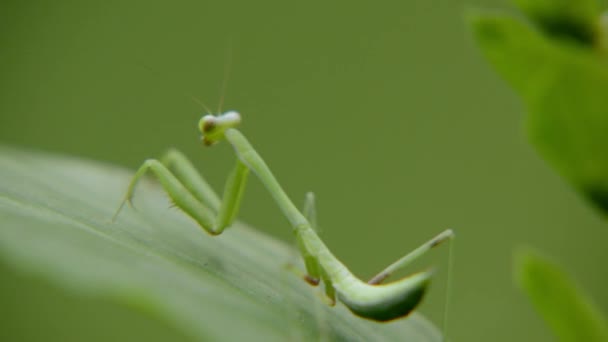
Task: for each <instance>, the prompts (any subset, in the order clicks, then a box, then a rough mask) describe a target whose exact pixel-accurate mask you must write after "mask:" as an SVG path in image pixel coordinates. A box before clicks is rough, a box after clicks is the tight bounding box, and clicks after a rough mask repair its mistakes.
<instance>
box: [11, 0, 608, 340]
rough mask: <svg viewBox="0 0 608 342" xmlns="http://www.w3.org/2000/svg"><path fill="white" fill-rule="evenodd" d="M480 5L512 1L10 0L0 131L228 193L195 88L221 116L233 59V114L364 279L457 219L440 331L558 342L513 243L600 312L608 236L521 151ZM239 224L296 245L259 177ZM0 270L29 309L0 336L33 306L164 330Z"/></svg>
mask: <svg viewBox="0 0 608 342" xmlns="http://www.w3.org/2000/svg"><path fill="white" fill-rule="evenodd" d="M471 5H475V6H483V7H507V5H508V4H507V3H506V1H505V0H502V1H499V0H494V1H491V0H476V1H475V2H474V3H471V2H470V1H468V2H465V1H460V0H459V1H454V0H451V1H447V0H443V1H441V0H434V1H422V0H417V1H385V2H373V3H372V2H368V1H351V2H346V1H344V2H331V1H307V2H285V1H276V0H275V1H236V0H235V1H175V2H164V1H128V2H125V1H103V2H101V1H100V2H92V1H91V2H89V1H79V2H75V1H65V0H56V1H53V2H47V1H7V0H4V1H2V2H1V3H0V75H1V76H0V142H2V143H5V144H10V145H15V146H24V147H27V148H31V149H36V150H45V151H50V152H59V153H63V154H70V155H77V156H82V157H85V158H89V159H95V160H101V161H107V162H109V163H114V164H120V165H124V166H125V167H128V168H132V169H134V168H135V167H137V166H139V164H140V163H141V162H142V161H143V160H144V159H145V158H148V157H154V156H158V155H159V154H160V153H161V152H162V151H164V150H165V149H166V148H168V147H176V148H179V149H180V150H182V151H184V152H185V153H186V154H187V155H188V156H190V157H192V159H193V161H194V162H195V164H196V165H197V167H198V168H199V169H200V170H201V171H202V173H203V174H204V175H205V176H206V177H207V178H208V179H209V180H210V181H211V183H212V184H214V185H215V186H216V188H218V189H219V188H220V187H221V186H222V184H223V182H224V178H225V175H226V173H227V172H228V170H229V168H230V167H231V166H232V163H233V158H234V157H233V155H232V154H231V153H229V147H228V146H225V145H221V146H218V147H217V148H213V149H205V148H203V147H202V145H201V143H200V142H199V136H198V133H197V126H196V124H197V120H198V119H199V117H200V116H201V114H203V110H202V109H201V108H200V107H199V106H198V105H197V104H196V103H194V102H193V101H192V100H191V99H190V98H189V96H188V95H186V93H193V94H195V95H196V96H197V97H199V98H200V99H202V100H203V101H204V102H206V103H207V104H208V105H209V106H210V107H212V108H213V109H215V108H217V104H218V102H219V99H220V97H221V90H220V88H221V87H220V85H221V83H222V81H223V80H224V78H225V76H224V74H225V72H224V69H225V65H226V64H227V63H228V60H230V59H231V60H232V61H231V63H229V64H230V78H229V82H228V86H227V90H226V92H225V93H226V96H225V105H224V108H225V109H235V110H238V111H240V112H241V114H242V115H243V118H244V122H243V126H242V130H243V131H244V132H245V133H246V135H247V136H248V137H249V138H250V140H251V141H252V142H253V143H254V145H255V146H256V147H257V149H258V150H259V151H260V153H261V154H262V156H263V157H264V158H265V159H266V160H267V161H268V163H269V164H270V166H271V168H272V169H273V170H274V172H275V174H276V175H277V177H278V178H279V180H280V181H281V182H282V183H283V184H284V186H285V188H286V190H287V191H288V193H289V194H290V195H291V196H292V198H294V199H296V201H297V202H301V201H302V200H303V197H304V193H305V192H306V191H310V190H313V191H315V193H316V194H317V197H318V210H319V213H318V214H319V220H320V224H321V230H322V236H323V238H324V240H325V241H326V242H327V244H328V245H329V246H330V248H331V249H332V250H333V251H335V254H336V255H337V256H338V257H340V258H341V259H342V260H343V261H344V262H345V263H346V264H347V265H349V266H350V268H351V269H352V270H353V271H354V272H355V273H357V274H359V275H361V276H362V277H363V278H368V277H370V276H372V275H373V274H374V273H375V272H376V271H378V270H379V269H381V268H383V267H384V266H386V265H387V264H388V263H389V262H391V261H393V260H394V259H396V258H397V257H399V256H401V255H402V254H404V253H405V252H407V251H409V250H411V249H413V248H414V247H416V246H418V244H420V243H422V242H423V241H425V240H426V239H428V238H430V237H432V236H433V235H434V234H436V233H438V232H440V231H441V230H443V229H445V228H448V227H450V228H453V229H454V230H455V231H456V232H457V234H458V236H457V241H456V244H455V253H454V254H455V260H454V261H455V268H454V282H453V286H452V288H451V296H450V298H449V299H447V300H449V302H450V311H449V319H450V323H449V324H450V336H451V337H452V338H453V339H454V340H456V341H490V340H491V341H518V340H526V341H543V340H544V341H549V340H551V338H552V337H551V335H550V332H549V331H548V329H547V328H546V327H545V326H544V324H543V322H542V321H541V319H540V318H538V317H537V316H536V314H535V313H534V312H533V309H532V307H531V305H530V304H529V303H528V302H527V299H526V297H525V296H524V295H523V294H522V293H520V292H519V291H518V290H517V289H516V288H515V287H514V285H513V281H512V279H511V255H512V252H513V250H514V248H515V247H516V246H518V245H521V244H527V245H532V246H535V247H537V248H539V249H541V250H542V251H544V252H546V253H547V254H549V255H552V256H553V257H554V259H555V260H556V261H557V262H559V263H560V264H561V265H563V266H564V267H565V268H566V269H567V270H568V271H569V272H570V273H571V274H573V275H574V276H575V277H576V278H577V279H578V281H579V282H580V283H581V284H582V285H583V287H584V288H586V289H587V290H588V291H589V292H590V293H591V294H592V295H593V296H594V299H596V300H597V302H598V304H599V306H600V307H602V308H608V293H607V292H606V291H605V284H606V280H608V268H607V267H606V266H605V263H604V260H605V259H606V257H608V249H607V248H606V247H605V246H606V244H605V241H607V240H608V229H606V227H605V224H604V223H603V222H602V221H601V218H600V217H599V215H598V214H597V213H596V212H594V210H593V209H591V208H589V207H588V206H587V205H586V203H584V202H583V201H582V200H581V199H580V198H579V197H578V195H577V194H576V193H574V191H573V190H572V189H571V188H570V187H569V186H568V185H566V183H565V182H563V181H562V180H561V179H560V178H559V176H557V175H556V173H555V172H554V171H553V170H552V169H551V168H550V167H549V166H548V165H546V164H545V163H544V162H543V161H542V160H541V159H540V157H539V156H538V155H537V154H536V153H535V151H534V150H533V149H532V147H531V146H530V145H529V144H528V143H527V139H526V137H525V134H523V130H522V126H523V125H522V122H523V117H524V109H523V106H522V104H521V103H520V101H519V100H518V99H517V97H516V96H515V94H514V92H512V91H511V89H509V88H508V87H507V86H506V85H505V84H504V83H503V82H502V80H501V79H500V78H499V77H498V76H497V75H496V74H495V73H494V72H493V71H492V70H491V68H490V67H489V66H488V65H487V63H486V62H485V61H484V60H483V58H482V56H481V54H480V53H479V51H478V50H477V49H476V47H475V45H474V42H473V40H472V38H471V35H470V33H469V31H468V29H467V27H466V25H465V23H464V20H463V13H464V10H465V9H466V8H467V7H469V6H471ZM230 51H231V52H230ZM230 54H231V55H232V58H229V57H228V56H229V55H230ZM241 218H242V220H244V221H246V222H248V223H250V224H252V225H254V226H255V227H257V228H258V229H260V230H264V231H267V232H268V233H270V234H272V235H275V236H279V237H280V238H282V239H284V240H286V241H291V234H290V230H289V229H288V225H287V222H286V221H285V220H284V219H283V217H282V216H281V215H280V213H279V211H278V210H277V208H276V206H275V204H274V203H273V202H272V201H271V198H270V196H269V195H268V194H267V193H266V192H265V191H264V189H263V188H262V187H261V185H260V184H259V183H258V182H256V181H253V182H251V185H250V187H249V189H248V191H247V192H246V195H245V200H244V206H243V209H242V214H241ZM447 256H448V252H447V249H446V248H443V249H441V250H440V251H437V252H435V253H433V255H432V256H430V257H428V258H426V259H425V260H424V261H423V262H421V263H419V264H418V265H417V266H426V265H430V264H437V265H439V266H440V272H439V273H438V277H437V279H436V282H435V283H434V286H433V289H432V291H431V292H430V295H429V296H428V297H427V300H426V302H425V304H424V306H423V307H422V308H421V310H422V311H423V312H424V313H425V314H426V315H427V316H428V317H430V318H431V319H432V320H433V321H435V322H436V323H437V324H441V321H442V313H443V308H444V305H445V304H446V297H445V292H444V289H445V279H446V277H445V274H446V272H445V271H446V269H445V267H446V265H447ZM2 270H4V271H2V272H1V273H0V277H3V278H4V281H3V285H2V287H3V289H2V288H0V290H2V293H3V295H2V297H0V299H1V300H2V302H3V303H4V304H6V303H12V307H20V308H22V311H19V312H15V311H11V310H9V309H7V307H8V308H11V305H7V306H5V309H4V314H3V315H2V316H3V317H2V325H4V327H5V328H6V327H9V326H10V327H12V329H13V330H18V329H17V328H18V327H19V326H20V325H19V324H23V322H27V321H28V320H29V321H30V322H36V319H35V318H33V317H32V315H43V314H44V311H45V310H37V309H36V307H37V306H39V305H40V306H42V307H45V306H52V307H53V308H54V311H53V312H54V313H53V314H52V315H49V317H51V316H53V317H55V318H56V320H57V321H58V322H60V321H63V322H64V323H65V322H67V325H68V326H70V325H72V326H73V325H79V326H81V327H82V326H86V324H84V323H82V322H85V321H87V320H88V319H91V317H94V321H95V322H96V324H99V325H101V326H103V325H106V326H107V327H113V328H112V329H115V330H121V329H125V331H126V332H125V333H126V334H131V335H129V336H138V337H140V338H142V339H143V338H144V336H146V337H145V338H149V336H147V335H148V334H151V333H150V331H151V330H150V329H152V328H151V326H155V327H156V328H154V329H160V330H162V329H161V328H162V326H161V328H159V327H158V326H157V322H154V321H147V320H146V319H143V318H141V317H138V314H137V313H132V312H129V311H128V310H126V309H125V308H114V307H107V305H110V304H105V303H97V302H88V301H85V300H80V299H78V298H71V299H70V297H69V295H66V294H57V293H56V289H50V288H49V289H45V288H44V287H43V285H39V284H37V282H39V281H40V280H37V279H35V278H27V277H25V278H23V277H22V276H20V275H15V274H12V273H11V272H10V271H8V270H7V269H6V268H2ZM9 279H10V280H9ZM32 283H34V285H32ZM26 284H27V286H26ZM41 286H42V287H41ZM27 291H29V292H27ZM32 293H36V294H37V295H31V294H32ZM17 297H18V298H19V300H15V298H17ZM64 297H65V298H64ZM44 298H46V299H44ZM49 298H54V299H49ZM97 306H99V310H93V309H92V308H95V307H97ZM27 308H31V310H30V311H28V309H27ZM61 308H64V310H63V311H64V312H63V313H62V310H61ZM78 310H81V311H83V310H84V313H83V314H82V315H75V314H74V312H79V311H78ZM87 310H88V311H87ZM8 311H10V312H8ZM69 312H71V314H68V313H69ZM87 312H88V313H89V314H88V315H87V314H86V313H87ZM116 312H120V314H118V313H116ZM91 313H94V314H91ZM117 315H118V316H117ZM117 317H121V319H117ZM47 318H48V317H47ZM41 320H44V319H41ZM79 320H80V321H82V322H80V323H78V322H79ZM49 324H51V323H49ZM52 324H59V323H57V322H55V323H52ZM52 324H51V325H52ZM89 324H90V323H89ZM391 324H399V323H398V322H397V323H391ZM35 325H36V324H35V323H34V326H35ZM129 327H132V329H131V330H132V331H127V330H129ZM32 328H33V327H31V326H30V329H32ZM3 329H4V328H3ZM50 329H59V328H57V327H53V326H52V327H51V328H50ZM167 329H169V330H170V328H167ZM9 330H10V329H9ZM152 331H153V330H152ZM144 332H146V333H145V334H144ZM151 335H152V336H155V337H157V338H158V339H161V340H162V339H163V338H164V337H163V336H164V335H163V333H160V332H159V333H154V334H151ZM107 338H108V337H107V336H106V339H107Z"/></svg>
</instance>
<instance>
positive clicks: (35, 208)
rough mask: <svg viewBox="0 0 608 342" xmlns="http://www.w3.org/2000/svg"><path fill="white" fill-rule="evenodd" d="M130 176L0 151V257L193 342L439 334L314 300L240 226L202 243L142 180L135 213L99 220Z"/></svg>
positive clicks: (281, 260)
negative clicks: (360, 315)
mask: <svg viewBox="0 0 608 342" xmlns="http://www.w3.org/2000/svg"><path fill="white" fill-rule="evenodd" d="M131 176H132V173H131V172H129V171H125V170H121V169H117V168H113V167H110V166H107V165H102V164H98V163H92V162H84V161H81V160H77V159H73V158H66V157H57V156H50V155H44V154H36V153H27V152H22V151H18V150H14V149H10V148H6V147H4V148H2V147H0V222H1V226H2V229H0V258H2V259H3V260H2V262H3V263H6V264H7V265H9V266H10V267H11V268H13V269H15V270H17V271H19V272H22V273H25V274H32V275H35V276H36V278H40V279H45V280H46V281H49V282H50V283H52V284H55V285H56V286H58V287H60V288H63V289H65V291H66V292H69V293H71V294H76V295H80V296H85V297H86V298H102V299H109V300H111V301H113V302H115V303H118V304H121V305H124V306H125V307H128V308H132V309H135V310H136V312H139V313H142V314H145V315H149V316H152V317H155V318H158V319H161V320H163V321H165V322H167V323H168V324H170V325H173V326H175V327H176V328H177V329H179V330H180V331H182V332H183V333H185V334H186V335H188V336H191V337H192V338H194V339H196V340H208V341H222V340H230V341H237V340H247V341H254V340H258V341H285V340H305V341H308V340H319V339H325V340H344V341H346V340H347V341H355V340H361V341H379V340H403V339H407V340H411V341H439V340H440V339H441V334H440V333H439V331H438V330H437V329H436V328H435V327H434V326H433V325H432V324H431V323H429V322H428V321H427V320H426V319H424V318H423V317H422V316H421V315H419V314H417V313H414V314H412V315H411V316H410V317H409V318H407V319H403V320H398V321H394V322H391V323H387V324H380V323H375V322H372V321H368V320H364V319H361V318H358V317H355V316H354V315H353V314H352V313H350V311H348V310H347V309H346V308H345V307H344V306H342V305H341V304H338V305H337V306H336V307H333V308H331V307H328V306H326V305H324V304H323V303H322V301H321V300H319V298H318V297H317V294H316V293H315V291H317V290H318V289H312V288H311V287H310V286H308V285H307V284H306V283H305V282H304V281H301V280H300V279H297V278H296V277H295V276H294V275H293V274H291V273H289V272H287V271H285V270H284V265H285V264H286V263H288V262H295V260H297V259H296V258H297V255H296V252H295V251H293V250H292V249H290V248H289V247H287V246H286V245H285V244H283V243H281V242H279V241H277V240H274V239H272V238H270V237H268V236H266V235H264V234H263V233H261V232H260V231H258V230H253V229H250V228H248V227H247V226H245V225H244V224H241V223H239V224H236V225H235V227H233V228H232V229H229V230H228V231H226V232H225V233H224V234H223V235H221V236H219V237H211V236H209V235H207V234H205V233H204V232H203V231H202V230H201V229H200V228H199V227H198V226H197V225H196V224H195V223H194V222H192V221H191V220H190V219H189V218H188V217H186V216H185V215H183V214H182V213H181V212H179V211H177V210H170V209H169V203H168V201H167V200H166V198H165V196H164V193H163V192H162V191H161V189H159V188H158V187H157V186H156V184H155V183H154V182H152V183H150V182H145V181H144V182H143V183H142V186H141V187H140V188H139V189H138V191H137V194H136V199H135V202H136V205H137V206H138V210H137V211H134V210H130V209H128V208H127V209H126V210H124V211H123V212H122V213H121V215H120V216H119V218H118V220H117V222H115V223H110V222H109V218H110V217H111V216H112V213H113V211H114V210H116V208H117V205H118V203H119V200H120V197H121V196H122V194H123V192H124V190H125V189H126V186H127V184H128V181H129V179H130V177H131ZM286 229H287V225H286ZM34 279H35V278H34ZM24 300H25V299H24ZM4 323H5V324H8V323H7V321H4ZM99 324H103V321H101V322H99Z"/></svg>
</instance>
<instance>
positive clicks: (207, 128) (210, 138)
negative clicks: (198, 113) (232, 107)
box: [198, 111, 241, 146]
mask: <svg viewBox="0 0 608 342" xmlns="http://www.w3.org/2000/svg"><path fill="white" fill-rule="evenodd" d="M239 123H241V115H240V114H239V113H237V112H235V111H229V112H226V113H224V114H220V115H217V116H216V115H205V116H203V117H202V118H201V120H200V121H199V123H198V127H199V130H200V131H201V133H202V134H203V137H202V140H203V143H204V144H205V145H207V146H211V145H213V144H215V143H217V142H218V141H220V140H222V139H223V138H224V132H225V131H226V130H227V129H228V128H232V127H236V126H237V125H238V124H239Z"/></svg>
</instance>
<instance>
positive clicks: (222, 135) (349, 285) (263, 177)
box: [113, 111, 454, 322]
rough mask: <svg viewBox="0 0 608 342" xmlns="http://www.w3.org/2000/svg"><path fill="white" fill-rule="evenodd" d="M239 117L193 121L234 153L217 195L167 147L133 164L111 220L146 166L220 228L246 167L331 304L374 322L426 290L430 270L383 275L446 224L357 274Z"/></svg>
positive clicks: (206, 138) (178, 201)
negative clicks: (368, 275)
mask: <svg viewBox="0 0 608 342" xmlns="http://www.w3.org/2000/svg"><path fill="white" fill-rule="evenodd" d="M240 122H241V116H240V115H239V113H237V112H235V111H228V112H226V113H224V114H221V115H217V116H214V115H205V116H203V117H202V118H201V120H200V121H199V130H200V131H201V134H202V138H201V140H202V142H203V143H204V145H206V146H212V145H214V144H216V143H217V142H219V141H221V140H226V141H228V143H230V144H231V145H232V147H233V148H234V151H235V153H236V165H235V167H234V170H233V171H232V173H231V174H230V175H229V176H228V179H227V181H226V185H225V188H224V194H223V197H222V198H221V199H220V197H219V196H218V195H217V194H216V193H215V192H214V191H213V190H212V189H211V187H210V186H209V184H208V183H207V182H206V181H205V180H204V179H203V178H202V177H201V176H200V174H199V173H198V172H197V171H196V170H195V169H194V167H193V166H192V163H191V162H190V161H189V160H188V159H187V158H186V157H185V156H184V155H183V154H182V153H180V152H178V151H176V150H170V151H169V152H167V153H166V154H165V155H164V157H163V158H161V160H156V159H148V160H146V161H145V162H144V163H143V165H142V166H141V167H140V168H139V170H137V172H136V173H135V176H134V177H133V179H132V181H131V183H130V184H129V187H128V189H127V192H126V194H125V197H124V200H123V201H122V203H121V205H120V206H119V208H118V210H117V211H116V214H115V215H114V217H113V220H114V219H115V218H116V217H117V216H118V214H119V213H120V211H121V209H122V208H123V206H124V204H125V203H129V204H131V201H132V197H133V193H134V190H135V186H136V185H137V182H138V181H139V180H140V179H141V177H142V176H143V175H144V174H145V173H146V172H148V171H151V172H152V173H153V174H154V175H155V176H156V178H158V180H159V181H160V183H161V185H162V186H163V188H164V189H165V191H166V192H167V193H168V195H169V196H170V197H171V199H172V200H173V201H174V203H175V205H176V206H177V207H178V208H180V209H181V210H183V211H184V212H185V213H186V214H187V215H189V216H190V217H191V218H193V219H194V220H195V221H196V222H197V223H198V224H199V225H200V226H201V227H202V228H203V229H204V230H205V231H206V232H208V233H209V234H211V235H218V234H221V233H222V232H223V231H224V229H225V228H226V227H228V226H229V225H230V224H231V223H232V222H233V221H234V219H235V217H236V215H237V213H238V210H239V207H240V203H241V198H242V195H243V191H244V189H245V185H246V183H247V177H248V175H249V172H250V171H253V173H254V174H255V175H256V176H257V177H258V178H259V179H260V181H261V182H262V183H263V185H264V186H265V187H266V189H267V190H268V191H269V192H270V194H271V195H272V197H273V199H274V201H275V202H276V204H277V205H278V207H279V208H280V210H281V211H282V212H283V214H284V215H285V217H286V218H287V220H288V221H289V222H290V224H291V227H292V229H293V232H294V234H295V236H296V242H297V245H298V249H299V250H300V253H301V255H302V258H303V259H304V264H305V266H306V274H305V275H304V279H305V280H307V282H308V283H310V284H311V285H316V284H318V283H319V282H323V283H324V285H325V294H326V295H327V297H328V299H329V300H328V302H329V303H330V304H331V305H333V304H335V302H336V300H340V301H342V302H343V303H344V304H345V305H346V306H347V307H348V308H349V309H350V310H351V311H352V312H353V313H354V314H356V315H358V316H361V317H364V318H367V319H371V320H376V321H380V322H384V321H390V320H393V319H397V318H401V317H404V316H407V315H408V314H409V313H411V312H412V311H413V310H414V309H415V308H416V307H417V306H418V304H419V303H420V301H421V300H422V298H423V296H424V294H425V293H426V291H427V288H428V285H429V283H430V278H431V276H432V273H433V271H432V270H426V271H422V272H418V273H415V274H413V275H410V276H408V277H405V278H402V279H399V280H396V281H393V282H390V283H386V284H384V281H385V280H386V279H387V278H388V277H389V276H391V275H392V274H393V273H394V272H395V271H397V270H399V269H401V268H403V267H404V266H406V265H408V264H409V263H410V262H412V261H414V260H415V259H417V258H419V257H420V256H422V255H423V254H425V253H427V252H428V251H429V250H431V249H433V248H434V247H436V246H438V245H440V244H441V243H442V242H444V241H447V240H451V239H452V238H453V237H454V233H453V232H452V230H450V229H448V230H445V231H443V232H442V233H440V234H439V235H437V236H436V237H434V238H432V239H431V240H429V241H427V242H426V243H424V244H422V245H421V246H420V247H418V248H416V249H415V250H413V251H412V252H410V253H408V254H407V255H405V256H404V257H402V258H400V259H399V260H397V261H396V262H394V263H393V264H391V265H389V266H388V267H387V268H386V269H384V270H383V271H381V272H380V273H378V274H377V275H376V276H374V277H373V278H372V279H371V280H370V281H368V282H365V281H362V280H360V279H359V278H357V277H356V276H355V275H353V274H352V273H351V272H350V271H349V270H348V268H346V266H344V265H343V264H342V262H340V261H339V260H338V259H337V258H336V257H335V256H334V255H333V254H332V253H331V252H330V250H329V248H327V246H326V245H325V243H323V241H322V240H321V239H320V238H319V236H318V235H317V233H316V232H315V230H314V229H313V227H314V224H315V223H314V220H315V215H314V213H315V211H314V207H311V206H310V204H312V203H308V205H307V206H306V209H305V213H304V214H303V213H301V212H300V211H299V210H298V209H297V208H296V206H295V205H294V204H293V202H292V201H291V199H290V198H289V197H288V196H287V194H286V193H285V191H283V189H282V187H281V185H280V184H279V182H278V181H277V179H276V178H275V176H274V175H273V173H272V172H271V171H270V169H269V168H268V165H266V163H265V162H264V160H263V159H262V158H261V157H260V155H259V154H258V152H257V151H256V150H255V149H254V148H253V146H252V145H251V144H250V143H249V141H248V140H247V139H246V138H245V136H244V135H243V134H242V133H241V132H240V131H238V130H237V129H236V128H235V127H236V126H237V125H238V124H239V123H240ZM311 220H312V221H313V222H312V223H311Z"/></svg>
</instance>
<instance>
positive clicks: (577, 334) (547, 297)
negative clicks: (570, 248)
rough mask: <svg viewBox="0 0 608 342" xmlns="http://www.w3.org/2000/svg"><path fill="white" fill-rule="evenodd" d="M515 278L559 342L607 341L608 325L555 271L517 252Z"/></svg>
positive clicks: (570, 282)
mask: <svg viewBox="0 0 608 342" xmlns="http://www.w3.org/2000/svg"><path fill="white" fill-rule="evenodd" d="M515 277H516V280H517V283H518V284H519V286H520V287H521V288H522V289H523V290H524V291H525V292H526V293H527V294H528V296H529V297H530V300H531V301H532V303H533V304H534V307H535V308H536V310H537V311H538V312H539V313H540V315H541V316H542V317H543V318H544V319H545V321H546V322H547V324H548V325H549V326H550V327H551V329H552V330H553V332H554V333H555V335H556V336H557V337H558V339H559V341H566V342H567V341H572V342H575V341H576V342H578V341H586V342H594V341H598V342H600V341H608V321H607V320H606V318H605V317H604V316H603V315H602V313H601V312H600V311H599V310H598V309H597V308H596V307H595V306H594V305H593V303H592V302H591V301H590V300H589V299H588V298H587V296H586V295H585V294H584V293H583V292H582V291H581V290H580V289H578V288H577V286H576V285H575V284H574V282H573V280H572V279H570V278H569V277H568V276H567V275H566V274H565V273H564V272H563V271H562V270H561V269H559V267H557V266H556V265H554V264H552V263H550V262H549V261H547V260H545V258H543V257H541V256H540V255H538V254H537V253H535V252H532V251H520V252H518V253H516V257H515Z"/></svg>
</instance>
